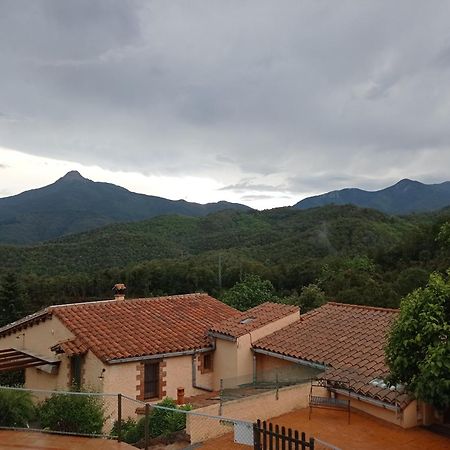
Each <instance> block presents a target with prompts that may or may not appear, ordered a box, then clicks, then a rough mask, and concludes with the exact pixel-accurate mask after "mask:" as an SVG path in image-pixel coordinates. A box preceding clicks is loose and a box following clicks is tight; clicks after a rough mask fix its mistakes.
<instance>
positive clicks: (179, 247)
mask: <svg viewBox="0 0 450 450" xmlns="http://www.w3.org/2000/svg"><path fill="white" fill-rule="evenodd" d="M442 229H445V230H446V231H445V236H444V238H443V239H442V237H441V234H442ZM0 258H1V260H2V269H3V270H2V274H4V275H7V276H9V279H10V280H13V278H14V277H15V278H16V280H17V284H16V288H15V289H16V291H17V292H19V291H20V292H21V294H17V295H16V297H20V298H23V299H24V302H25V304H26V305H27V311H28V312H33V311H35V310H37V309H38V308H39V307H41V306H45V305H49V304H55V303H65V302H73V301H86V300H95V299H104V298H110V296H111V287H112V286H113V285H114V284H115V283H117V282H119V281H120V282H124V283H125V284H126V285H127V287H128V291H127V292H128V295H129V296H130V297H139V296H154V295H165V294H180V293H187V292H198V291H205V292H209V293H210V294H212V295H215V296H217V297H218V298H223V297H222V296H223V295H224V293H226V292H227V290H229V289H230V288H231V287H232V286H233V285H234V284H235V283H236V282H238V281H240V280H242V279H243V278H245V276H246V274H255V275H258V276H260V277H261V278H263V279H265V280H269V281H270V282H271V283H272V284H273V286H274V289H275V291H274V296H275V297H274V299H275V298H279V299H283V301H287V302H294V304H298V303H297V298H298V297H297V296H298V294H299V293H300V291H301V290H302V289H303V288H304V287H307V286H309V285H311V286H313V288H312V289H311V291H312V292H314V291H317V289H318V290H319V291H320V290H322V291H323V293H324V295H325V297H326V298H328V299H334V300H337V301H342V302H347V303H358V304H367V305H373V306H394V307H396V306H398V305H399V301H400V298H401V297H402V296H404V295H405V294H407V293H408V292H411V290H413V289H415V288H417V287H420V286H423V285H424V284H425V283H426V281H427V280H428V276H429V274H430V273H431V272H432V271H435V270H438V271H441V272H445V271H446V270H447V269H448V268H449V267H450V208H447V209H444V210H442V211H439V212H434V213H429V214H414V215H411V216H404V217H396V216H388V215H385V214H383V213H381V212H378V211H374V210H369V209H363V208H358V207H355V206H348V205H347V206H326V207H322V208H313V209H308V210H304V211H303V210H300V211H299V210H295V209H292V208H280V209H274V210H269V211H262V212H260V211H253V212H235V211H222V212H219V213H215V214H211V215H209V216H206V217H200V218H195V217H182V216H160V217H156V218H153V219H150V220H146V221H142V222H136V223H127V224H114V225H110V226H107V227H104V228H102V229H99V230H93V231H89V232H85V233H81V234H78V235H72V236H68V237H65V238H60V239H58V240H55V241H52V242H48V243H45V244H39V245H34V246H28V247H25V246H20V247H18V246H12V245H6V246H5V245H4V246H0ZM8 274H10V275H8ZM7 276H6V277H5V276H4V277H2V279H3V280H7V279H8V278H7ZM3 283H7V285H8V286H9V285H14V283H13V282H8V281H3ZM1 284H2V281H1V280H0V285H1ZM314 286H316V287H314ZM0 287H1V286H0ZM0 290H1V289H0ZM7 290H8V291H10V292H13V291H14V289H11V288H10V289H7Z"/></svg>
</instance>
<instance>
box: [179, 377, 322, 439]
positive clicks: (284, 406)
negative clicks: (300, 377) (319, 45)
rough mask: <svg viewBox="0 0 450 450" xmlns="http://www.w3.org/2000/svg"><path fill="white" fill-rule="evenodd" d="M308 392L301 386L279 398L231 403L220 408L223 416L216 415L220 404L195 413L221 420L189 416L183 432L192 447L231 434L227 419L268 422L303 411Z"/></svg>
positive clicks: (261, 397)
mask: <svg viewBox="0 0 450 450" xmlns="http://www.w3.org/2000/svg"><path fill="white" fill-rule="evenodd" d="M309 390H310V384H309V383H304V384H299V385H296V386H288V387H285V388H281V389H279V390H278V394H277V392H276V391H275V390H273V391H270V392H264V393H262V394H257V395H252V396H250V397H245V398H241V399H238V400H232V401H229V402H226V403H224V404H223V405H222V414H219V413H220V405H219V404H215V405H210V406H206V407H204V408H199V409H196V410H195V412H198V413H202V414H210V415H212V416H219V415H221V416H222V417H223V420H219V419H215V420H214V419H209V418H206V417H202V416H196V415H192V414H188V417H187V423H186V432H187V433H188V434H189V435H190V436H191V443H192V444H195V443H198V442H203V441H206V440H208V439H211V438H214V437H217V436H221V435H223V434H226V433H229V432H230V431H232V430H233V429H232V423H227V417H228V418H231V419H240V420H247V421H250V422H255V421H256V420H257V419H261V420H267V419H270V418H272V417H276V416H280V415H282V414H285V413H288V412H290V411H292V410H294V409H299V408H306V407H307V406H308V402H309ZM324 391H325V389H324ZM324 395H325V393H324Z"/></svg>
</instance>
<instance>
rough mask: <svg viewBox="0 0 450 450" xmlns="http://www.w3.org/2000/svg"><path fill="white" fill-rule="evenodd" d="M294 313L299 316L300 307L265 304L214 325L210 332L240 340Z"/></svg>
mask: <svg viewBox="0 0 450 450" xmlns="http://www.w3.org/2000/svg"><path fill="white" fill-rule="evenodd" d="M294 313H297V314H299V308H298V306H292V305H284V304H281V303H271V302H265V303H262V304H261V305H258V306H255V307H254V308H251V309H249V310H247V311H245V312H241V313H239V314H236V315H233V316H232V317H229V318H228V319H226V320H224V321H223V322H219V323H217V324H215V325H213V326H212V327H211V328H210V332H212V333H218V334H223V335H225V336H230V337H232V338H238V337H240V336H243V335H244V334H247V333H250V332H252V331H254V330H257V329H258V328H261V327H263V326H265V325H267V324H269V323H271V322H275V321H277V320H279V319H282V318H283V317H286V316H289V315H291V314H294Z"/></svg>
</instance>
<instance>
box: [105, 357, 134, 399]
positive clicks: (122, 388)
mask: <svg viewBox="0 0 450 450" xmlns="http://www.w3.org/2000/svg"><path fill="white" fill-rule="evenodd" d="M138 367H139V363H138V362H129V363H122V364H106V365H105V369H106V371H105V373H104V375H103V381H102V388H103V389H102V390H103V392H106V393H110V394H112V393H119V392H120V393H121V394H123V395H126V396H128V397H131V398H136V397H137V396H138V394H139V390H138V388H137V385H138V381H137V375H138V373H139V372H138Z"/></svg>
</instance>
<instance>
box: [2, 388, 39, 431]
mask: <svg viewBox="0 0 450 450" xmlns="http://www.w3.org/2000/svg"><path fill="white" fill-rule="evenodd" d="M34 415H35V407H34V405H33V401H32V399H31V394H30V393H29V392H24V391H15V390H12V389H0V425H1V426H3V427H26V426H27V425H28V422H29V421H30V420H31V419H33V417H34Z"/></svg>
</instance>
